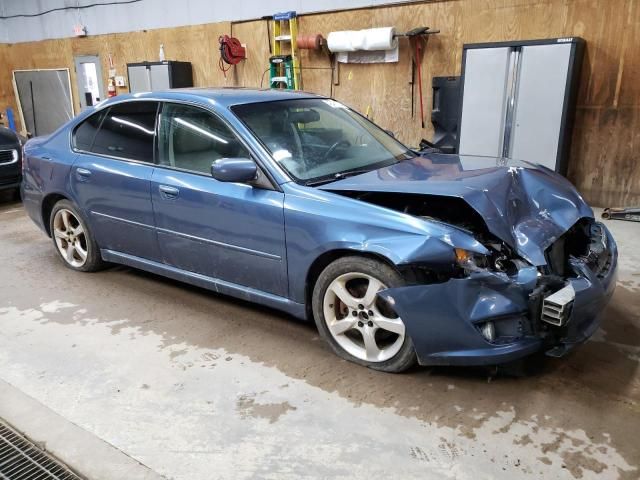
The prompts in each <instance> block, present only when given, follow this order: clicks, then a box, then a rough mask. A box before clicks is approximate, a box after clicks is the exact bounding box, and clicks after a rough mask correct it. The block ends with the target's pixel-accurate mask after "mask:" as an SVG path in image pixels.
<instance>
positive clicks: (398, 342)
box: [323, 272, 405, 362]
mask: <svg viewBox="0 0 640 480" xmlns="http://www.w3.org/2000/svg"><path fill="white" fill-rule="evenodd" d="M386 288H387V286H386V285H384V284H383V283H382V282H381V281H380V280H378V279H376V278H374V277H372V276H370V275H367V274H365V273H357V272H351V273H345V274H343V275H340V276H339V277H337V278H336V279H335V280H333V282H331V283H330V284H329V287H328V288H327V290H326V292H325V295H324V302H323V312H324V320H325V322H326V325H327V327H328V329H329V332H330V333H331V336H332V337H333V338H334V339H335V341H336V342H338V344H339V345H340V346H341V347H342V348H343V349H344V350H345V351H347V352H348V353H349V354H351V355H353V356H354V357H356V358H358V359H360V360H364V361H367V362H384V361H386V360H389V359H390V358H392V357H393V356H394V355H396V354H397V353H398V352H399V351H400V349H401V348H402V345H403V343H404V339H405V326H404V323H403V322H402V319H401V318H400V317H398V315H397V314H396V313H395V312H394V311H393V309H392V308H391V306H390V305H389V304H388V303H387V302H386V301H385V300H384V299H382V298H381V297H379V296H378V292H380V291H381V290H385V289H386Z"/></svg>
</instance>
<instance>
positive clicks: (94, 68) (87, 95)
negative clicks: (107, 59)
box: [75, 55, 105, 110]
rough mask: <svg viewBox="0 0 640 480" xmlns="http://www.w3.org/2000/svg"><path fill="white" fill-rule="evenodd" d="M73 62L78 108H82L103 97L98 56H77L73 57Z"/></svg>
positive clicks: (94, 103) (90, 105) (92, 104)
mask: <svg viewBox="0 0 640 480" xmlns="http://www.w3.org/2000/svg"><path fill="white" fill-rule="evenodd" d="M75 64H76V79H77V82H78V93H79V95H80V108H81V109H82V110H84V109H86V108H87V107H92V106H94V105H96V104H97V103H98V102H99V101H100V100H103V99H104V98H105V97H104V84H103V83H102V68H101V67H100V57H99V56H98V55H82V56H78V57H76V58H75Z"/></svg>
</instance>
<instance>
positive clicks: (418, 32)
mask: <svg viewBox="0 0 640 480" xmlns="http://www.w3.org/2000/svg"><path fill="white" fill-rule="evenodd" d="M435 33H440V30H431V29H430V28H429V27H417V28H414V29H412V30H409V31H408V32H406V33H403V34H396V37H407V38H408V39H409V45H410V46H411V62H412V63H411V115H412V116H413V114H414V106H413V105H414V103H415V101H414V100H415V82H416V78H415V77H416V73H417V75H418V78H417V81H418V94H419V95H420V125H422V128H424V100H423V96H422V60H423V58H424V52H425V50H426V48H427V41H428V40H429V35H433V34H435Z"/></svg>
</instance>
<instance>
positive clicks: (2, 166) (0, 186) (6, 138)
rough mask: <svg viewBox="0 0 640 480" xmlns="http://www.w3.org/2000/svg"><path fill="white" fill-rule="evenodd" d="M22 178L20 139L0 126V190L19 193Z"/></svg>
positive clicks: (17, 195) (17, 194)
mask: <svg viewBox="0 0 640 480" xmlns="http://www.w3.org/2000/svg"><path fill="white" fill-rule="evenodd" d="M21 180H22V140H21V138H20V136H19V135H18V134H17V133H16V132H14V131H13V130H10V129H8V128H5V127H0V191H4V190H13V191H14V192H15V193H14V194H15V196H16V198H17V197H19V195H20V182H21Z"/></svg>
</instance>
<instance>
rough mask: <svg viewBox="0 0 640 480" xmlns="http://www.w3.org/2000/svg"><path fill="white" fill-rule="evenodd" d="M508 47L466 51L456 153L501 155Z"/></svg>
mask: <svg viewBox="0 0 640 480" xmlns="http://www.w3.org/2000/svg"><path fill="white" fill-rule="evenodd" d="M511 51H512V49H511V48H510V47H500V48H470V49H468V50H467V52H466V54H467V55H466V63H465V67H464V68H465V69H464V97H463V103H462V121H461V125H460V147H459V153H461V154H470V155H487V156H491V157H499V156H502V143H503V132H504V120H505V107H506V96H507V85H508V77H509V65H510V60H511Z"/></svg>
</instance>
